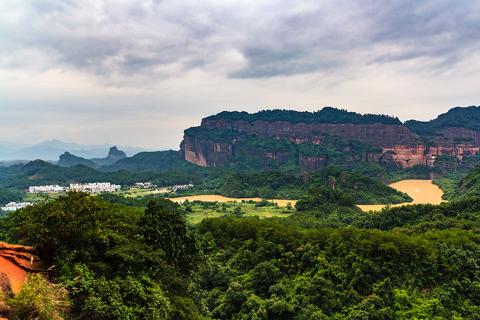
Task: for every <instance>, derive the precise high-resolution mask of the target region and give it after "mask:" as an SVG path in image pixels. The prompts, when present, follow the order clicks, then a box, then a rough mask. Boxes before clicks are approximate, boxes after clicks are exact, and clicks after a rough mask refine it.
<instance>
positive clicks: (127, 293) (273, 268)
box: [0, 189, 480, 320]
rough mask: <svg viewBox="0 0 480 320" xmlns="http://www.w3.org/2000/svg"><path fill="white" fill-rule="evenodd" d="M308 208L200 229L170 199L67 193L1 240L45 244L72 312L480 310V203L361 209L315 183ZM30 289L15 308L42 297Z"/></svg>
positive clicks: (33, 211) (386, 315) (280, 314)
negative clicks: (139, 201)
mask: <svg viewBox="0 0 480 320" xmlns="http://www.w3.org/2000/svg"><path fill="white" fill-rule="evenodd" d="M300 204H301V206H300V207H299V208H298V209H300V211H297V212H296V213H292V214H291V215H290V216H289V217H285V218H269V219H258V218H254V217H245V216H243V215H242V214H241V213H238V214H233V213H231V214H229V215H227V216H225V217H221V218H213V219H206V220H204V221H203V222H201V223H200V224H199V225H197V227H196V231H194V230H190V229H189V228H188V227H187V225H186V223H185V220H184V215H185V214H188V212H187V210H182V209H181V208H179V206H178V205H175V204H174V203H172V202H170V201H168V200H158V199H157V200H155V201H152V202H150V203H149V204H147V205H146V208H141V207H135V206H122V205H119V204H111V203H108V202H105V201H104V200H102V199H99V198H95V197H91V196H87V195H85V194H81V193H70V194H68V195H67V196H65V197H61V198H60V199H58V200H55V201H52V202H49V203H42V204H40V205H36V206H33V207H30V208H25V209H22V210H19V211H17V212H15V213H11V214H10V215H8V216H7V217H6V218H3V219H1V220H0V222H1V223H0V229H1V231H2V232H1V233H0V234H2V235H3V237H4V240H7V241H11V242H18V243H25V244H30V245H35V246H37V247H38V248H39V250H40V251H41V253H42V256H43V258H44V259H46V260H47V261H49V262H50V263H51V264H52V265H54V266H55V267H54V268H52V272H51V274H50V276H51V279H52V280H54V281H55V282H58V283H60V284H61V285H62V287H64V288H66V289H67V290H68V293H69V300H70V301H71V308H70V313H69V315H70V316H71V317H73V318H78V319H297V320H303V319H305V320H306V319H477V318H478V314H480V289H479V288H480V264H479V263H478V261H480V235H479V233H478V230H480V199H478V198H468V199H465V200H464V201H461V202H454V203H449V204H442V205H439V206H432V205H416V206H407V207H400V208H392V209H385V210H383V211H382V212H380V213H378V214H377V215H366V214H364V213H362V212H360V211H359V210H357V209H356V208H355V207H353V206H352V202H351V199H349V198H348V197H345V195H344V194H342V193H341V192H337V191H333V190H329V192H327V191H325V190H324V189H320V190H318V192H316V191H315V190H313V191H312V192H311V193H310V194H309V195H308V196H307V197H306V198H305V199H304V200H303V204H302V203H300ZM302 206H303V207H302ZM195 210H197V209H195ZM59 290H62V289H59ZM30 292H31V294H33V296H32V297H31V298H28V299H26V298H25V297H27V296H28V297H30V296H29V295H25V296H19V298H18V299H19V301H23V302H22V303H19V304H18V305H17V307H18V310H22V309H23V308H26V307H27V304H25V303H24V302H25V301H26V300H32V301H40V302H42V301H44V300H42V297H36V296H35V295H40V294H39V293H38V291H35V290H31V291H30ZM35 292H37V293H35ZM54 300H55V299H54ZM57 300H61V301H63V300H62V299H57ZM47 309H48V308H47ZM53 309H54V310H57V309H56V308H53ZM23 310H25V309H23ZM49 310H51V309H49Z"/></svg>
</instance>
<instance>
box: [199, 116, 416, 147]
mask: <svg viewBox="0 0 480 320" xmlns="http://www.w3.org/2000/svg"><path fill="white" fill-rule="evenodd" d="M201 127H204V128H207V129H220V130H232V131H238V132H244V133H252V134H255V135H257V136H259V137H262V138H276V139H282V138H283V139H287V140H290V141H292V142H295V143H312V144H321V143H322V140H323V139H324V137H325V136H332V137H339V138H342V139H345V140H358V141H361V142H364V143H368V144H371V145H373V146H385V145H394V144H415V143H416V141H417V138H416V136H415V134H413V133H412V132H411V131H410V130H409V129H408V128H407V127H405V126H404V125H392V124H382V123H374V124H352V123H341V124H331V123H309V124H307V123H295V124H291V123H288V122H286V121H275V122H268V121H254V122H249V121H242V120H240V121H228V120H208V119H204V120H203V121H202V124H201Z"/></svg>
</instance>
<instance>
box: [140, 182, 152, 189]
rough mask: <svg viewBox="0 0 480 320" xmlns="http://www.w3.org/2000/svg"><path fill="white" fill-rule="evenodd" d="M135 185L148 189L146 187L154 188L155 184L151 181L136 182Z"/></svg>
mask: <svg viewBox="0 0 480 320" xmlns="http://www.w3.org/2000/svg"><path fill="white" fill-rule="evenodd" d="M135 187H137V188H143V189H148V188H154V187H156V186H155V185H154V184H152V183H151V182H136V183H135Z"/></svg>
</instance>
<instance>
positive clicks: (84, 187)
mask: <svg viewBox="0 0 480 320" xmlns="http://www.w3.org/2000/svg"><path fill="white" fill-rule="evenodd" d="M121 187H122V186H120V185H118V184H112V183H110V182H92V183H71V184H70V188H69V190H71V191H82V192H88V193H100V192H115V191H118V190H120V188H121Z"/></svg>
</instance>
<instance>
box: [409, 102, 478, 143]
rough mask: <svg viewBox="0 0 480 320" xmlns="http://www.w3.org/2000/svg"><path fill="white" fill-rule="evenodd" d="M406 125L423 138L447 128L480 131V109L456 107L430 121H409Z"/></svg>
mask: <svg viewBox="0 0 480 320" xmlns="http://www.w3.org/2000/svg"><path fill="white" fill-rule="evenodd" d="M405 125H406V126H407V127H408V128H410V130H412V131H413V132H415V133H417V134H419V135H421V136H425V135H427V136H430V135H434V134H435V132H436V131H438V130H442V129H447V128H465V129H470V130H474V131H480V107H476V106H470V107H465V108H462V107H455V108H452V109H450V110H449V111H448V112H446V113H443V114H441V115H439V116H438V117H437V118H435V119H433V120H430V121H417V120H409V121H406V122H405Z"/></svg>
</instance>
